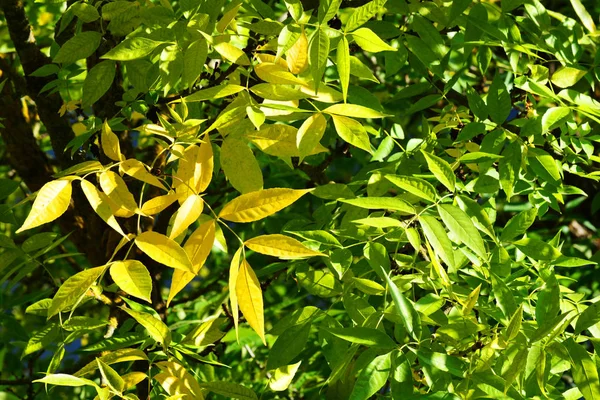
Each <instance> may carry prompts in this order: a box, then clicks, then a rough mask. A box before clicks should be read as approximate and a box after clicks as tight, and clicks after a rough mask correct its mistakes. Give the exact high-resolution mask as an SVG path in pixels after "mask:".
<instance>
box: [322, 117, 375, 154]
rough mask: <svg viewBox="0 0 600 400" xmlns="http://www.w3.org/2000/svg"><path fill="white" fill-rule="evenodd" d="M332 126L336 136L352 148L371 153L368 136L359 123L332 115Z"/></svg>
mask: <svg viewBox="0 0 600 400" xmlns="http://www.w3.org/2000/svg"><path fill="white" fill-rule="evenodd" d="M332 117H333V124H334V125H335V130H336V132H337V134H338V135H339V136H340V137H341V138H342V139H343V140H344V141H345V142H348V143H350V144H351V145H353V146H356V147H358V148H359V149H363V150H364V151H366V152H368V153H372V150H371V142H370V140H369V135H368V134H367V131H366V130H365V127H364V126H362V124H361V123H360V122H358V121H357V120H355V119H352V118H348V117H342V116H339V115H333V116H332Z"/></svg>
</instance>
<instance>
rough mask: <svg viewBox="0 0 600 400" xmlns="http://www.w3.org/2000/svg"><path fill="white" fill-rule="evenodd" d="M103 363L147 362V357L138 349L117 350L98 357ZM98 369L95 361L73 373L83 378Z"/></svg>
mask: <svg viewBox="0 0 600 400" xmlns="http://www.w3.org/2000/svg"><path fill="white" fill-rule="evenodd" d="M98 358H99V359H100V360H102V361H103V362H104V363H106V364H108V365H112V364H116V363H120V362H126V361H137V360H148V356H147V355H146V353H144V352H143V351H142V350H139V349H119V350H115V351H111V352H110V353H107V354H105V355H103V356H102V357H98ZM97 369H98V364H97V363H96V361H92V362H89V363H87V364H86V365H85V366H84V367H83V368H81V369H80V370H79V371H77V372H75V374H74V375H75V376H84V375H87V374H89V373H92V372H94V371H95V370H97Z"/></svg>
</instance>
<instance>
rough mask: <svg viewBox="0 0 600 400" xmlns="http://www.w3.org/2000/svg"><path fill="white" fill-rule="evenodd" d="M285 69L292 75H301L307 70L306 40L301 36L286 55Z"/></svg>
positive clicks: (303, 34)
mask: <svg viewBox="0 0 600 400" xmlns="http://www.w3.org/2000/svg"><path fill="white" fill-rule="evenodd" d="M286 61H287V67H288V69H289V70H290V72H291V73H292V74H301V73H303V72H304V71H306V69H307V68H308V39H307V38H306V34H305V33H304V29H303V30H302V34H301V35H300V37H299V38H298V40H297V41H296V43H294V45H293V46H292V47H290V49H289V50H288V51H287V53H286Z"/></svg>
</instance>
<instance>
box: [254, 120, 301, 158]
mask: <svg viewBox="0 0 600 400" xmlns="http://www.w3.org/2000/svg"><path fill="white" fill-rule="evenodd" d="M297 132H298V129H297V128H295V127H293V126H290V125H284V124H274V125H264V126H263V127H262V128H261V129H260V130H258V131H256V132H250V133H248V134H247V135H246V137H247V138H248V139H249V140H250V141H251V142H252V143H253V144H255V145H256V147H258V148H259V149H260V150H261V151H262V152H264V153H267V154H269V155H272V156H275V157H280V158H289V157H297V156H298V147H296V133H297Z"/></svg>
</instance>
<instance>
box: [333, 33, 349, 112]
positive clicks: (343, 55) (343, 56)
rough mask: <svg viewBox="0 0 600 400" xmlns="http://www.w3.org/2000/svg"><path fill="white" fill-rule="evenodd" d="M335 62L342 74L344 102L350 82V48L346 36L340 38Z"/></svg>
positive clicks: (341, 82)
mask: <svg viewBox="0 0 600 400" xmlns="http://www.w3.org/2000/svg"><path fill="white" fill-rule="evenodd" d="M335 64H336V66H337V70H338V75H339V76H340V84H341V86H342V97H343V98H344V103H345V102H346V98H347V97H348V85H349V83H350V48H349V45H348V39H346V36H342V38H341V39H340V41H339V43H338V46H337V50H336V52H335Z"/></svg>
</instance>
